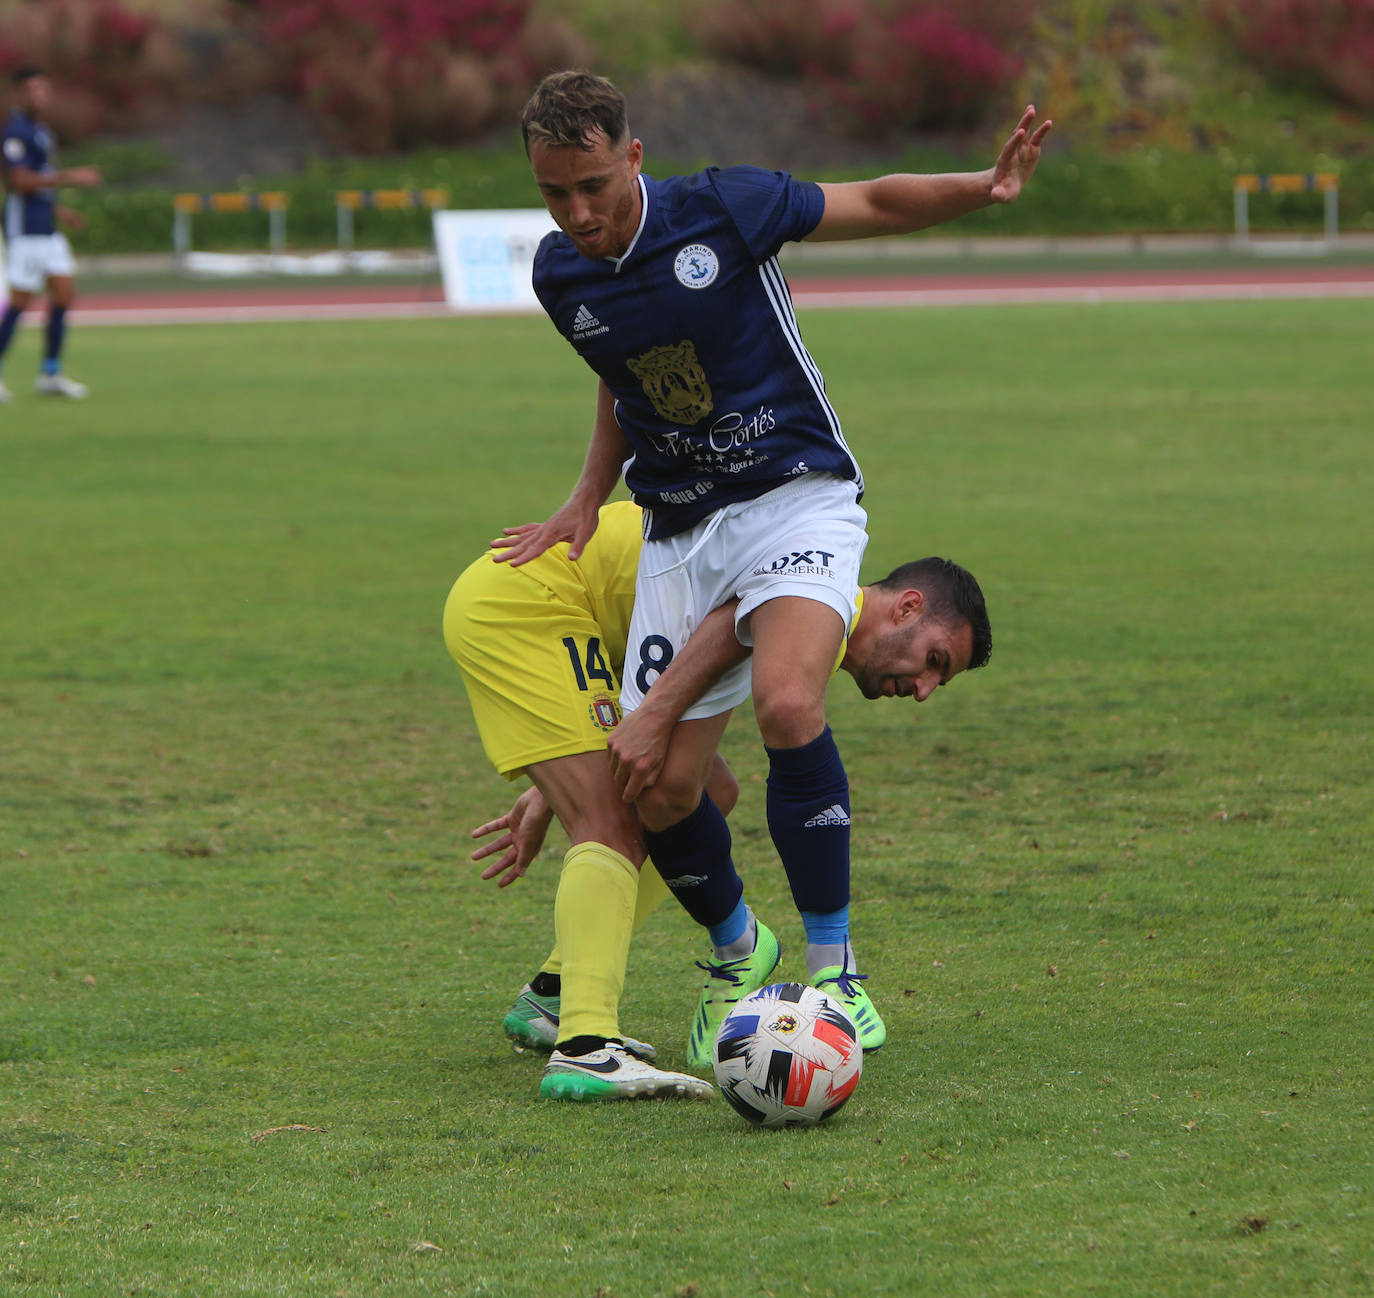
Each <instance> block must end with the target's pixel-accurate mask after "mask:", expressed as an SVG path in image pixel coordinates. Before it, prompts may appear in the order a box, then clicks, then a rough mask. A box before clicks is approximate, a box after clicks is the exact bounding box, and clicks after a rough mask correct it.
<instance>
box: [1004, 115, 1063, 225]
mask: <svg viewBox="0 0 1374 1298" xmlns="http://www.w3.org/2000/svg"><path fill="white" fill-rule="evenodd" d="M1034 121H1035V105H1034V104H1028V105H1027V106H1026V111H1025V112H1024V113H1022V114H1021V120H1020V121H1019V122H1018V123H1017V125H1016V129H1015V130H1014V131H1013V132H1012V133H1011V139H1009V140H1008V141H1007V142H1006V144H1005V145H1003V146H1002V152H1001V153H1000V154H999V155H998V157H997V162H996V164H995V165H994V166H993V169H992V188H991V190H989V195H990V197H991V198H992V201H993V202H994V203H1010V202H1011V201H1012V200H1013V199H1014V198H1015V197H1016V196H1017V195H1018V194H1019V193H1020V192H1021V190H1022V188H1023V187H1024V186H1025V184H1026V182H1027V181H1028V180H1029V179H1030V178H1031V175H1032V174H1033V173H1034V171H1035V164H1036V163H1037V162H1039V161H1040V145H1041V143H1042V142H1043V141H1044V139H1045V136H1046V135H1048V134H1049V132H1050V127H1051V126H1053V125H1054V123H1053V122H1052V121H1050V120H1049V119H1048V118H1046V119H1045V121H1043V122H1041V123H1040V125H1039V126H1037V127H1036V128H1035V131H1034V133H1032V132H1031V125H1032V123H1033V122H1034Z"/></svg>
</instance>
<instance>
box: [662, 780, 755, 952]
mask: <svg viewBox="0 0 1374 1298" xmlns="http://www.w3.org/2000/svg"><path fill="white" fill-rule="evenodd" d="M644 846H645V847H646V848H648V850H649V855H650V856H651V857H652V858H653V862H654V865H655V866H657V867H658V872H659V874H661V875H662V876H663V882H664V883H666V884H667V885H668V887H669V888H671V889H672V892H673V896H674V897H676V898H677V899H678V901H680V902H681V903H682V906H683V909H685V910H686V912H687V913H688V914H689V915H690V916H691V917H692V918H693V919H694V920H696V922H697V923H698V924H700V925H702V926H703V927H704V928H712V927H714V926H716V925H720V924H724V923H725V922H726V921H727V920H729V919H730V918H731V917H732V916H733V915H735V914H736V913H737V908H738V906H739V904H740V898H741V897H742V896H743V895H744V884H743V883H742V882H741V880H740V877H739V875H738V874H736V873H735V863H734V861H733V860H732V859H731V857H730V827H729V826H728V825H727V824H726V823H725V817H724V816H722V815H721V814H720V808H719V807H717V806H716V804H715V803H714V802H712V801H711V799H710V798H709V797H707V796H706V794H704V793H703V794H702V795H701V801H700V802H699V803H698V804H697V809H696V810H695V811H694V812H692V814H691V815H690V816H688V817H687V818H686V819H685V820H679V821H678V822H677V824H676V825H672V826H670V827H669V828H668V829H664V830H659V831H654V830H652V829H646V830H645V831H644Z"/></svg>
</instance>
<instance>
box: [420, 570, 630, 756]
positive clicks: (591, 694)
mask: <svg viewBox="0 0 1374 1298" xmlns="http://www.w3.org/2000/svg"><path fill="white" fill-rule="evenodd" d="M621 634H622V639H623V632H622V633H621ZM444 643H445V644H447V645H448V650H449V653H451V654H452V655H453V659H454V661H455V662H456V663H457V664H458V667H459V670H460V671H461V672H462V674H463V683H464V685H466V686H467V692H468V700H469V702H470V703H471V705H472V715H473V719H474V721H475V722H476V723H477V733H478V735H479V736H480V737H481V740H482V747H483V749H485V750H486V754H487V758H488V759H489V760H490V762H491V764H492V765H493V766H494V767H495V768H496V769H497V770H498V771H499V772H500V773H501V774H502V775H504V776H505V777H506V778H507V779H508V780H514V779H516V778H517V777H519V776H521V775H523V774H524V772H525V768H526V767H527V766H530V765H532V764H533V763H535V762H546V761H550V760H551V759H553V758H555V757H568V756H571V755H572V754H574V753H588V752H596V751H598V750H600V749H604V748H605V747H606V736H607V735H608V734H609V733H610V732H611V731H612V730H613V729H615V726H616V723H617V722H618V721H619V720H620V704H619V698H620V677H619V671H618V669H619V668H620V666H621V665H622V664H623V662H624V652H625V650H624V645H623V643H622V644H619V645H614V644H612V645H610V646H609V647H608V645H607V642H606V637H605V634H604V631H603V628H602V627H601V625H600V623H599V622H598V621H597V619H596V617H595V615H594V614H593V612H592V608H591V604H590V602H589V601H588V602H586V603H585V604H582V603H577V602H570V601H569V599H568V598H566V597H564V598H559V597H556V596H555V595H554V594H553V592H552V591H550V590H549V589H548V587H546V586H544V585H542V584H541V583H540V582H539V581H538V580H536V579H535V578H534V577H532V576H530V575H529V574H527V573H526V572H525V571H524V569H522V568H512V567H511V566H510V565H509V564H508V563H496V562H495V561H494V560H492V559H491V558H490V557H489V556H487V555H483V556H482V558H480V559H478V560H477V561H476V562H475V563H473V564H471V565H470V566H469V567H468V568H467V569H466V571H464V572H463V574H462V576H460V577H459V578H458V580H457V581H456V582H454V584H453V589H452V590H451V591H449V595H448V600H447V601H446V602H445V604H444Z"/></svg>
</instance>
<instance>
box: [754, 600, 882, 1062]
mask: <svg viewBox="0 0 1374 1298" xmlns="http://www.w3.org/2000/svg"><path fill="white" fill-rule="evenodd" d="M750 630H751V631H752V632H753V637H754V658H753V685H754V711H755V715H756V716H757V717H758V723H759V731H760V733H761V734H762V735H763V742H764V746H765V748H766V749H767V752H768V767H769V768H768V830H769V833H770V834H772V836H773V844H774V846H775V847H776V848H777V849H778V855H779V857H780V858H781V859H782V863H783V868H784V869H785V870H786V871H787V881H788V883H789V885H790V886H791V889H792V899H793V901H795V902H796V906H797V910H798V911H799V912H800V914H801V917H802V923H803V925H804V926H805V928H806V939H807V947H806V967H807V970H808V972H809V973H810V975H811V981H812V982H813V984H815V985H817V986H822V987H823V989H824V990H825V991H826V992H827V993H829V994H830V995H833V996H836V997H837V998H838V999H840V1000H841V1001H843V1003H844V1004H845V1006H846V1008H848V1009H849V1011H850V1013H851V1015H852V1017H853V1018H854V1020H855V1022H856V1024H857V1025H858V1027H859V1032H860V1041H861V1043H862V1044H863V1047H864V1049H865V1050H875V1049H877V1048H878V1047H879V1046H881V1045H882V1044H883V1042H884V1041H886V1039H887V1029H886V1028H885V1027H884V1026H883V1022H882V1019H881V1018H880V1017H879V1016H878V1013H877V1011H876V1010H875V1009H874V1008H873V1005H872V1002H871V1001H870V1000H869V999H868V996H867V994H866V993H865V992H864V989H863V986H862V983H861V978H862V975H860V974H859V973H858V969H857V965H856V963H855V960H854V949H853V947H852V946H851V945H850V941H849V780H848V778H847V776H846V775H845V770H844V764H843V762H842V761H841V760H840V754H839V750H838V749H837V748H836V747H835V741H834V739H833V738H832V736H831V734H830V728H829V726H827V725H826V723H825V687H826V683H827V682H828V681H829V679H830V674H831V671H832V669H833V667H834V664H835V661H836V658H837V657H838V655H839V652H840V645H841V643H842V641H843V637H844V624H843V622H842V620H841V618H840V616H839V614H838V613H836V612H835V610H834V609H832V608H830V607H829V606H828V605H826V604H823V603H820V602H819V601H817V600H810V599H803V598H798V597H794V596H783V597H780V598H778V599H773V600H770V601H768V603H766V604H763V605H761V606H760V607H759V608H757V609H755V610H754V612H753V613H752V614H751V615H750Z"/></svg>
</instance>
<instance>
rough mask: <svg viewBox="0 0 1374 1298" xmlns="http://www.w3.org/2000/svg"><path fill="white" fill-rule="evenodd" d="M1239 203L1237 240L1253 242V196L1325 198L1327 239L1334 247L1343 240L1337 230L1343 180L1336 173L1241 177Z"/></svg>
mask: <svg viewBox="0 0 1374 1298" xmlns="http://www.w3.org/2000/svg"><path fill="white" fill-rule="evenodd" d="M1233 189H1234V192H1235V199H1236V238H1237V239H1239V240H1248V239H1249V238H1250V195H1251V194H1315V193H1318V192H1320V193H1321V194H1322V196H1323V205H1324V208H1325V227H1326V239H1327V242H1328V243H1335V242H1336V240H1337V239H1338V238H1339V237H1340V231H1339V228H1338V221H1339V209H1340V197H1341V189H1340V178H1339V177H1338V176H1337V175H1336V173H1335V172H1333V171H1314V172H1286V173H1283V174H1279V175H1272V176H1265V175H1258V174H1256V173H1254V172H1247V173H1242V174H1241V175H1238V176H1236V177H1235V178H1234V180H1233Z"/></svg>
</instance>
